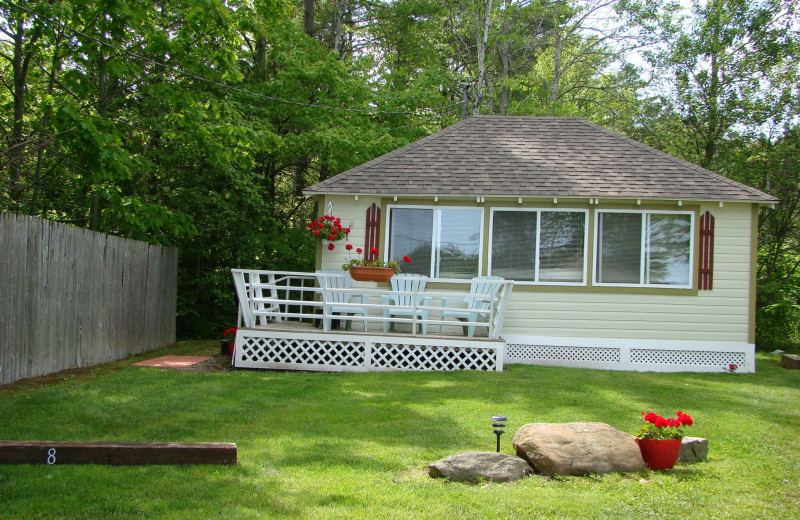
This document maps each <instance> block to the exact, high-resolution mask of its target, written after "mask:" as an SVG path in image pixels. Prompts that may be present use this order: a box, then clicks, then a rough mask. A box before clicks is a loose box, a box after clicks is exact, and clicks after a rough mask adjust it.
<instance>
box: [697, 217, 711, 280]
mask: <svg viewBox="0 0 800 520" xmlns="http://www.w3.org/2000/svg"><path fill="white" fill-rule="evenodd" d="M699 282H700V283H699V288H700V290H705V291H710V290H711V289H712V287H713V282H714V216H713V215H712V214H711V213H709V212H708V211H706V212H705V213H703V215H702V216H701V217H700V280H699Z"/></svg>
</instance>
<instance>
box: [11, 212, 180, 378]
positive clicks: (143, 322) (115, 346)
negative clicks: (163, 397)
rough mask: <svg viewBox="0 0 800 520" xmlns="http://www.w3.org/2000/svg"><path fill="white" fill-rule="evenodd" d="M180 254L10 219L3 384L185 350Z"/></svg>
mask: <svg viewBox="0 0 800 520" xmlns="http://www.w3.org/2000/svg"><path fill="white" fill-rule="evenodd" d="M177 269H178V250H177V248H174V247H160V246H153V245H150V244H147V243H146V242H140V241H137V240H126V239H124V238H119V237H114V236H110V235H104V234H102V233H96V232H92V231H87V230H84V229H79V228H75V227H72V226H67V225H64V224H59V223H56V222H52V221H47V220H43V219H40V218H37V217H28V216H23V215H15V214H11V213H0V384H5V383H11V382H13V381H17V380H19V379H24V378H28V377H35V376H40V375H44V374H49V373H53V372H57V371H59V370H65V369H69V368H76V367H85V366H92V365H97V364H100V363H106V362H109V361H115V360H118V359H122V358H125V357H128V356H130V355H132V354H138V353H141V352H145V351H148V350H153V349H156V348H160V347H164V346H166V345H169V344H172V343H174V342H175V308H176V302H177V294H176V291H177Z"/></svg>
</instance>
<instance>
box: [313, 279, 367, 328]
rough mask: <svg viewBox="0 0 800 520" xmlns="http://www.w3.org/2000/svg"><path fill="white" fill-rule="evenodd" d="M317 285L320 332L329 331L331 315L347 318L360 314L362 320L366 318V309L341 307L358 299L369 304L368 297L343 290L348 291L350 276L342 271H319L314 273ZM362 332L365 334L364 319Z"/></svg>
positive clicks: (348, 322) (348, 325) (365, 323)
mask: <svg viewBox="0 0 800 520" xmlns="http://www.w3.org/2000/svg"><path fill="white" fill-rule="evenodd" d="M314 274H315V275H316V277H317V282H318V283H319V287H320V293H321V294H322V330H324V331H325V332H329V331H330V330H331V319H332V318H333V313H335V312H338V313H339V314H342V315H345V316H347V317H348V318H349V317H350V316H351V315H356V314H360V315H361V316H363V317H364V318H366V317H367V308H366V307H355V306H352V305H343V304H347V303H349V302H350V300H351V299H354V298H355V299H358V300H360V301H361V303H362V304H367V303H368V302H369V295H367V294H361V295H357V294H354V293H352V292H350V291H347V290H343V289H350V276H349V275H348V274H347V273H345V272H344V271H336V270H319V271H316V272H315V273H314ZM350 321H351V320H350V319H348V320H347V326H346V328H347V329H349V328H350ZM364 332H367V320H366V319H364Z"/></svg>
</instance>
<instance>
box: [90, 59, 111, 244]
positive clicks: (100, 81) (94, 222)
mask: <svg viewBox="0 0 800 520" xmlns="http://www.w3.org/2000/svg"><path fill="white" fill-rule="evenodd" d="M97 52H98V56H97V115H98V116H100V117H101V118H105V116H106V112H107V108H108V85H107V84H106V79H107V77H106V73H105V72H104V71H103V69H104V68H105V64H106V60H105V55H104V54H103V48H102V47H100V48H99V49H98V51H97ZM101 167H102V166H101V164H100V163H99V162H98V163H97V165H96V168H97V169H98V170H99V169H100V168H101ZM87 169H88V168H87ZM93 173H94V175H93V176H92V186H91V205H90V207H89V229H91V230H92V231H97V230H98V227H99V224H100V211H101V209H100V193H99V192H98V187H99V184H100V182H99V181H100V179H99V171H95V172H93Z"/></svg>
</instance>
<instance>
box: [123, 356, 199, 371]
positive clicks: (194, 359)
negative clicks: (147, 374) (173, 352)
mask: <svg viewBox="0 0 800 520" xmlns="http://www.w3.org/2000/svg"><path fill="white" fill-rule="evenodd" d="M212 357H213V356H161V357H157V358H153V359H146V360H144V361H139V362H138V363H134V365H136V366H138V367H157V368H186V367H190V366H192V365H196V364H198V363H202V362H203V361H207V360H209V359H211V358H212Z"/></svg>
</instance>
